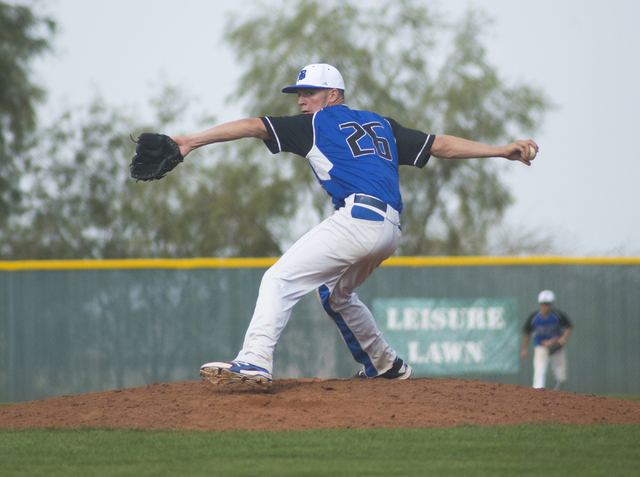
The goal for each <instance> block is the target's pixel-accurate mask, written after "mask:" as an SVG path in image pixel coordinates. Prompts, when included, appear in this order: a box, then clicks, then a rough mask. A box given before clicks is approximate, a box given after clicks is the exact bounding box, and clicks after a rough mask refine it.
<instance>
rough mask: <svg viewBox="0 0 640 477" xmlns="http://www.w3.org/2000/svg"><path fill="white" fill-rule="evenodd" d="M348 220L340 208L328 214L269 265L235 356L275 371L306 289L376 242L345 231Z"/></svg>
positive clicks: (335, 273) (329, 277) (333, 274)
mask: <svg viewBox="0 0 640 477" xmlns="http://www.w3.org/2000/svg"><path fill="white" fill-rule="evenodd" d="M346 221H347V218H346V217H344V214H340V213H336V214H334V215H333V216H331V217H329V218H328V219H326V220H325V221H323V222H322V223H321V224H319V225H318V226H316V227H315V228H313V229H312V230H311V231H309V232H308V233H307V234H305V235H304V236H303V237H302V238H300V239H299V240H298V241H297V242H296V243H295V244H294V245H293V246H292V247H291V248H290V249H289V250H288V251H287V252H286V253H285V254H284V255H283V256H282V257H281V258H280V260H278V262H276V264H275V265H274V266H273V267H271V268H270V269H269V270H267V272H266V273H265V275H264V277H263V279H262V282H261V284H260V291H259V294H258V300H257V302H256V307H255V311H254V314H253V317H252V318H251V323H250V324H249V328H248V329H247V333H246V335H245V339H244V343H243V346H242V350H241V351H240V352H239V354H238V356H237V357H236V360H237V361H245V362H248V363H251V364H255V365H258V366H260V367H262V368H265V369H267V370H269V371H270V372H272V370H273V353H274V351H275V347H276V345H277V343H278V340H279V338H280V335H281V334H282V331H283V330H284V327H285V326H286V324H287V322H288V321H289V318H290V316H291V310H292V309H293V306H294V305H295V304H296V303H297V302H298V301H299V300H300V299H301V298H302V297H303V296H304V295H305V294H307V293H309V292H311V291H313V290H315V289H317V288H318V287H320V286H321V285H322V284H324V283H325V282H327V281H331V280H333V279H334V278H335V277H337V276H341V275H342V273H343V272H344V270H345V269H347V268H348V267H349V266H350V265H351V263H352V257H353V256H354V255H357V253H358V252H357V248H358V247H360V248H362V247H363V246H365V247H368V248H367V249H366V250H367V251H368V250H369V249H370V248H371V247H372V246H373V244H369V245H367V244H366V243H364V244H363V243H362V241H359V242H355V241H353V240H351V237H349V236H345V233H346V232H348V231H349V227H348V223H347V222H346ZM345 231H346V232H345Z"/></svg>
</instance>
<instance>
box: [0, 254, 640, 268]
mask: <svg viewBox="0 0 640 477" xmlns="http://www.w3.org/2000/svg"><path fill="white" fill-rule="evenodd" d="M276 261H277V258H185V259H153V258H139V259H125V260H16V261H0V271H20V270H82V269H84V270H91V269H94V270H97V269H136V268H137V269H144V268H167V269H191V268H268V267H270V266H271V265H273V264H274V263H276ZM488 265H492V266H523V265H640V257H563V256H522V257H391V258H389V259H388V260H386V261H385V262H383V263H382V266H383V267H461V266H462V267H464V266H467V267H469V266H471V267H472V266H488Z"/></svg>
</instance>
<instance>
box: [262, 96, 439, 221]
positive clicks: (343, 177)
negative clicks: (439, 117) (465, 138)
mask: <svg viewBox="0 0 640 477" xmlns="http://www.w3.org/2000/svg"><path fill="white" fill-rule="evenodd" d="M261 119H262V121H263V123H264V125H265V127H266V128H267V131H268V132H269V135H270V139H268V140H266V141H265V144H266V145H267V147H268V148H269V150H270V151H271V152H272V153H273V154H277V153H279V152H292V153H294V154H297V155H299V156H302V157H305V158H307V159H308V160H309V163H310V164H311V167H312V168H313V171H314V173H315V174H316V177H317V178H318V181H319V182H320V184H322V186H323V187H324V188H325V190H326V191H327V193H328V194H329V195H330V196H331V197H332V199H333V203H334V204H335V206H336V208H339V207H341V206H342V205H344V199H345V198H347V197H349V196H350V195H351V194H356V193H360V194H367V195H371V196H373V197H377V198H378V199H380V200H382V201H383V202H386V203H387V204H389V205H390V206H391V207H393V208H394V209H396V210H397V211H398V212H401V211H402V199H401V197H400V183H399V176H398V168H399V166H400V165H412V166H416V167H424V166H425V164H426V163H427V162H428V161H429V158H430V157H431V155H430V151H431V145H432V144H433V140H434V139H435V135H432V134H425V133H423V132H421V131H416V130H414V129H408V128H405V127H403V126H401V125H400V124H398V123H397V122H396V121H394V120H393V119H390V118H383V117H382V116H380V115H378V114H376V113H372V112H370V111H358V110H352V109H349V108H348V107H347V106H345V105H338V106H329V107H326V108H324V109H321V110H320V111H318V112H316V113H315V114H300V115H296V116H284V117H264V118H261Z"/></svg>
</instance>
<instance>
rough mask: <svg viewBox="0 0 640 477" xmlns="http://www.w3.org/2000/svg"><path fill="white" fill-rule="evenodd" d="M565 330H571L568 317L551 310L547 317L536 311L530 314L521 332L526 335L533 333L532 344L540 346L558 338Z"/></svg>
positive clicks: (560, 312)
mask: <svg viewBox="0 0 640 477" xmlns="http://www.w3.org/2000/svg"><path fill="white" fill-rule="evenodd" d="M567 328H573V325H572V324H571V320H569V317H568V316H567V315H566V314H564V313H563V312H562V311H560V310H556V309H553V310H551V313H549V316H547V317H544V316H543V315H542V314H541V313H539V312H537V311H535V312H533V313H531V315H529V317H528V318H527V321H526V322H525V324H524V328H523V332H524V333H525V334H527V335H530V334H531V333H533V344H534V345H535V346H541V345H542V342H543V341H545V340H550V339H551V338H560V337H561V336H562V334H563V333H564V330H566V329H567Z"/></svg>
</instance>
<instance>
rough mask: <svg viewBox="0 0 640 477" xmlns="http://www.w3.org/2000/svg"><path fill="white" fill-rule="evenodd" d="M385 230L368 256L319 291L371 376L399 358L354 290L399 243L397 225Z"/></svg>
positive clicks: (328, 310)
mask: <svg viewBox="0 0 640 477" xmlns="http://www.w3.org/2000/svg"><path fill="white" fill-rule="evenodd" d="M385 229H386V230H385V232H384V233H382V234H381V235H380V239H379V241H378V243H376V246H375V247H374V249H372V251H371V253H370V254H369V255H368V256H367V257H365V258H363V259H362V260H361V261H360V262H358V263H356V264H354V265H352V266H350V267H349V268H348V269H347V270H345V271H344V273H343V274H342V275H341V276H339V277H336V279H334V280H333V281H331V282H328V283H326V284H324V285H323V286H322V287H320V289H319V290H318V293H319V296H320V300H321V302H322V306H323V307H324V309H325V311H326V312H327V314H328V315H329V316H330V317H331V319H332V320H333V321H334V322H335V323H336V325H337V326H338V329H339V330H340V333H341V334H342V337H343V339H344V341H345V343H346V344H347V347H348V348H349V351H350V352H351V354H352V355H353V357H354V359H355V360H356V361H357V362H358V363H360V364H362V365H363V366H364V373H365V375H366V376H368V377H375V376H377V375H379V374H383V373H384V372H386V371H388V370H389V369H391V367H392V366H393V364H394V361H395V359H396V357H397V353H396V351H395V350H394V349H393V348H391V347H390V346H389V345H388V344H387V342H386V341H385V340H384V339H383V337H382V332H381V331H380V330H379V329H378V327H377V325H376V322H375V319H374V317H373V314H372V313H371V311H370V310H369V308H367V306H366V305H365V304H364V303H362V301H361V300H360V299H359V298H358V295H357V294H356V293H354V289H355V288H357V287H358V286H360V285H361V284H362V283H364V281H365V280H366V279H367V278H368V277H369V276H370V275H371V273H372V272H373V271H374V270H375V269H376V268H377V267H378V266H379V265H380V263H382V261H383V260H385V259H386V258H388V257H389V256H390V255H391V254H392V253H393V252H394V251H395V250H396V248H397V246H398V243H399V241H400V237H401V233H400V231H399V229H398V228H397V226H394V225H393V224H390V223H387V224H386V225H385Z"/></svg>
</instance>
